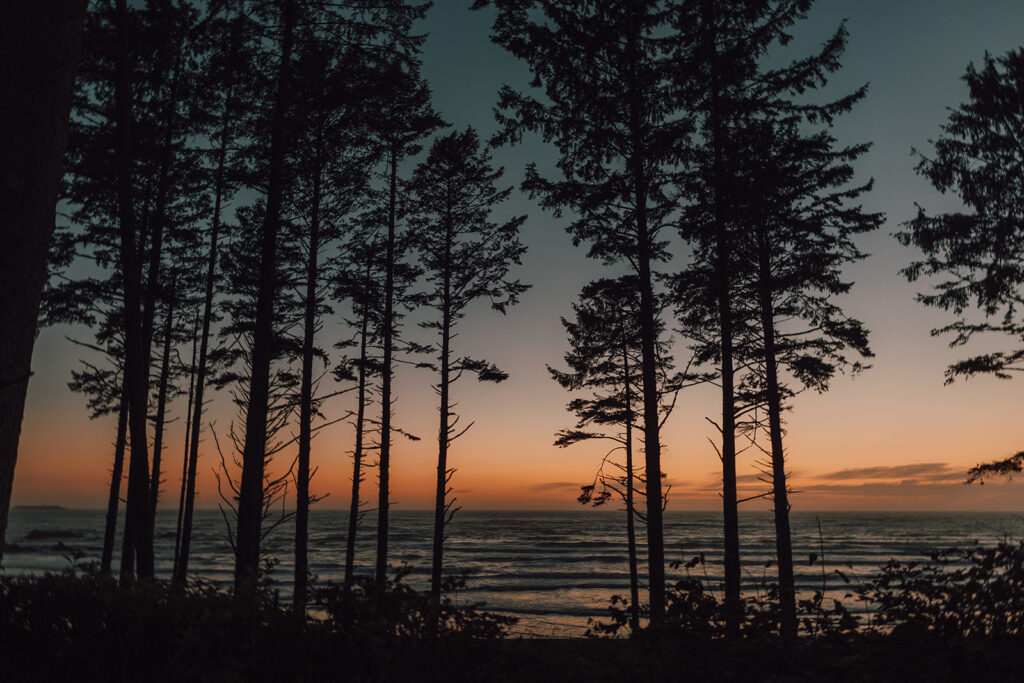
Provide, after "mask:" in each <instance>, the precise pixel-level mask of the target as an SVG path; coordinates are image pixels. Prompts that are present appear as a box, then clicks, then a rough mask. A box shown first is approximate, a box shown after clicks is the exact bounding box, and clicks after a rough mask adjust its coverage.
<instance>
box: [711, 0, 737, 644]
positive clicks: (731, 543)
mask: <svg viewBox="0 0 1024 683" xmlns="http://www.w3.org/2000/svg"><path fill="white" fill-rule="evenodd" d="M704 11H705V22H706V26H705V31H706V39H707V51H708V60H709V71H710V92H709V97H708V103H709V111H708V116H709V124H710V127H711V146H712V152H713V156H714V160H713V164H714V166H713V168H712V192H713V193H714V199H713V202H714V210H713V219H712V220H713V221H714V226H713V229H714V232H715V259H716V264H715V289H716V297H717V300H718V321H719V332H720V334H721V346H720V353H721V362H722V369H721V374H722V377H721V380H722V452H721V457H722V513H723V519H724V526H725V529H724V535H725V558H724V563H725V625H726V632H727V633H728V635H730V636H736V635H737V634H738V633H739V625H740V620H741V619H742V608H741V607H740V533H739V505H738V503H737V494H736V408H735V402H736V399H735V388H734V385H735V378H734V374H735V371H734V368H733V339H732V336H733V331H732V301H731V299H730V291H729V283H730V277H729V250H730V246H731V245H730V244H729V235H728V226H727V224H726V221H724V220H723V212H724V209H723V204H722V180H723V171H722V145H723V144H724V141H723V139H722V129H721V118H720V112H719V92H718V47H717V30H716V25H715V9H714V0H705V4H704Z"/></svg>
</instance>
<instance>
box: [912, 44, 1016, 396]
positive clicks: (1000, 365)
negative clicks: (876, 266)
mask: <svg viewBox="0 0 1024 683" xmlns="http://www.w3.org/2000/svg"><path fill="white" fill-rule="evenodd" d="M963 80H964V81H965V82H966V83H967V87H968V91H969V98H970V100H969V101H968V102H967V103H965V104H962V105H960V107H958V108H957V109H954V110H952V111H951V112H950V115H949V121H948V122H947V123H946V124H944V125H943V126H942V133H943V135H942V137H940V138H939V139H938V140H935V141H933V142H932V144H933V145H934V147H935V156H934V157H928V156H925V155H923V154H921V153H919V152H916V151H915V154H917V155H918V156H919V158H920V161H919V163H918V165H917V172H918V173H919V174H921V175H923V176H924V177H925V178H927V179H928V180H929V181H930V182H931V183H932V185H934V186H935V188H936V189H937V190H939V191H940V192H943V193H945V192H955V193H956V194H957V195H958V196H959V197H960V199H961V200H962V201H963V203H964V205H965V208H966V209H967V212H951V213H943V214H937V215H929V214H928V213H927V212H926V211H925V209H924V208H923V207H918V214H917V217H916V218H914V219H913V220H911V221H909V222H908V223H907V224H906V228H907V229H906V230H904V231H902V232H899V233H897V234H896V237H897V238H898V239H899V240H900V242H902V243H903V244H905V245H913V246H915V247H917V248H918V249H920V250H921V251H923V252H924V254H925V258H924V260H921V261H915V262H913V263H911V264H910V265H909V266H907V267H906V268H904V269H903V271H902V273H903V275H904V276H905V277H906V278H907V279H908V280H910V281H911V282H914V281H916V280H918V279H919V278H920V277H922V276H925V277H941V276H945V277H946V278H947V279H944V280H942V281H939V282H938V283H937V284H936V285H935V288H934V290H933V291H932V292H931V293H928V294H919V295H918V297H917V299H918V301H920V302H921V303H923V304H924V305H926V306H934V307H936V308H940V309H942V310H944V311H951V312H952V313H953V314H954V315H955V316H957V317H958V318H959V319H958V320H957V321H955V322H953V323H952V324H950V325H947V326H945V327H941V328H939V329H936V330H932V334H933V335H945V334H951V335H953V339H952V341H951V342H950V346H954V347H955V346H962V345H964V344H966V343H967V342H968V341H969V340H970V339H971V338H972V337H973V336H974V335H976V334H980V333H987V332H995V333H1000V334H1005V335H1008V336H1010V337H1011V338H1020V337H1022V336H1024V322H1021V321H1020V320H1019V318H1018V314H1017V307H1018V306H1019V305H1020V297H1021V286H1022V285H1024V248H1022V247H1021V240H1022V239H1024V208H1022V207H1024V48H1018V49H1016V50H1012V51H1010V52H1009V53H1008V54H1006V55H1005V56H1003V57H1000V58H998V59H997V58H993V57H992V56H990V55H988V54H986V55H985V58H984V63H983V65H982V68H981V70H980V71H979V70H977V69H976V68H975V67H974V65H973V64H971V65H969V66H968V67H967V73H966V74H965V75H964V77H963ZM970 309H977V310H978V311H979V312H980V313H981V314H982V315H983V316H984V320H982V321H972V320H970V319H968V317H967V315H966V314H967V312H968V311H969V310H970ZM1022 360H1024V348H1022V349H1016V350H1012V351H1009V352H1006V351H995V352H992V353H988V354H984V355H980V356H975V357H972V358H968V359H966V360H962V361H959V362H957V363H954V364H953V365H951V366H949V368H948V369H947V370H946V380H947V382H952V381H953V380H954V379H956V378H957V377H960V376H963V377H971V376H973V375H976V374H983V373H991V374H994V375H995V376H996V377H999V378H1000V379H1008V378H1009V377H1010V376H1011V373H1015V372H1019V371H1020V370H1021V369H1022Z"/></svg>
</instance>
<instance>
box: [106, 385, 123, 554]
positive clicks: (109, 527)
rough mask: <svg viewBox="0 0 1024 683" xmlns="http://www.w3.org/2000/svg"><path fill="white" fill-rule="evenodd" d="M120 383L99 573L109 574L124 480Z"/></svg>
mask: <svg viewBox="0 0 1024 683" xmlns="http://www.w3.org/2000/svg"><path fill="white" fill-rule="evenodd" d="M123 385H124V382H123V381H122V388H121V404H120V406H119V407H118V410H117V436H115V437H114V465H113V466H112V467H111V468H110V495H109V496H108V497H107V518H106V525H105V527H104V529H103V551H102V555H100V571H102V572H109V571H110V567H111V564H112V563H113V560H114V543H116V542H117V510H118V508H119V507H120V506H121V480H122V479H123V478H124V450H125V445H126V442H127V441H128V397H127V393H126V392H125V389H124V386H123Z"/></svg>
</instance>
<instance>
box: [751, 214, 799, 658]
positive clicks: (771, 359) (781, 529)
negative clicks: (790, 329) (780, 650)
mask: <svg viewBox="0 0 1024 683" xmlns="http://www.w3.org/2000/svg"><path fill="white" fill-rule="evenodd" d="M759 232H760V234H759V235H758V242H759V244H758V251H759V255H758V289H759V292H758V299H759V304H760V312H761V328H762V334H763V337H764V368H765V391H766V394H767V396H766V398H767V400H768V433H769V436H770V439H771V463H772V503H773V508H774V512H775V555H776V560H777V562H778V565H779V607H780V609H781V612H782V635H783V636H785V637H786V638H791V639H792V638H796V633H797V617H796V585H795V580H794V577H793V539H792V535H791V532H790V528H789V493H788V491H787V489H786V454H785V451H784V450H783V448H782V394H781V391H780V388H779V374H778V363H777V360H776V348H775V311H774V307H773V305H772V273H771V261H770V254H769V247H768V238H767V235H765V231H764V228H763V226H762V227H760V229H759Z"/></svg>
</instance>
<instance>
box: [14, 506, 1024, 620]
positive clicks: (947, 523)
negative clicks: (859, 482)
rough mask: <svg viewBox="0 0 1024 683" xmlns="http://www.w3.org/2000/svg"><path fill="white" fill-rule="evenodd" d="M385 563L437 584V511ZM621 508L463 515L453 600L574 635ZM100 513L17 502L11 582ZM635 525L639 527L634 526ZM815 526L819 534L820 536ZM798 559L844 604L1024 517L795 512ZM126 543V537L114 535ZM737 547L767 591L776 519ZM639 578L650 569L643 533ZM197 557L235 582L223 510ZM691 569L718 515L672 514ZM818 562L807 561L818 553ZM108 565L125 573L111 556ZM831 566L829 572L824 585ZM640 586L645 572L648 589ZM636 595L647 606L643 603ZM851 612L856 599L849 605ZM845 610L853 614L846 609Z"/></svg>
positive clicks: (79, 546)
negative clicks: (866, 583) (860, 590)
mask: <svg viewBox="0 0 1024 683" xmlns="http://www.w3.org/2000/svg"><path fill="white" fill-rule="evenodd" d="M391 517H392V525H391V533H390V538H391V550H390V559H391V561H392V562H393V563H394V564H395V565H400V564H402V563H406V564H408V566H409V568H410V569H411V573H410V574H409V576H408V578H407V579H406V581H407V583H409V584H410V585H412V586H413V587H419V588H422V587H425V585H426V583H427V581H428V580H429V571H430V543H431V534H432V520H433V513H432V512H428V511H412V510H392V516H391ZM347 519H348V515H347V513H346V512H345V511H338V510H315V509H314V510H313V512H312V513H311V516H310V535H309V547H310V569H311V571H312V573H313V574H314V575H315V576H316V577H317V579H318V580H320V581H327V580H340V578H341V575H342V572H343V570H344V549H345V537H346V529H347ZM375 519H376V517H375V515H374V514H373V513H371V514H367V515H366V516H365V519H364V521H363V523H362V525H361V527H360V535H359V537H358V542H357V545H356V568H357V572H359V573H367V574H369V573H372V570H373V567H372V563H373V561H374V552H375V542H376V541H375V536H374V523H375ZM625 520H626V517H625V513H622V512H615V511H612V510H606V511H600V510H574V511H552V512H537V511H465V510H463V511H460V512H459V513H458V514H457V515H456V516H455V518H454V520H453V522H452V523H451V525H450V527H449V529H448V540H447V542H446V545H445V548H446V554H445V566H446V568H447V569H448V570H450V572H451V573H464V574H465V575H466V583H467V585H466V589H465V590H462V591H459V593H458V594H457V596H456V601H457V602H477V601H483V602H485V603H486V604H487V608H486V609H488V610H491V611H496V612H502V613H507V614H512V615H514V616H517V617H519V619H520V622H519V623H518V624H516V625H515V626H514V627H513V628H512V632H513V634H516V635H531V636H562V637H564V636H579V635H582V634H583V632H584V631H585V630H586V628H587V621H588V619H601V618H603V617H606V616H607V605H608V602H609V598H610V597H611V596H612V595H613V594H618V595H621V596H624V597H628V595H629V569H628V565H627V555H626V530H625V527H626V524H625ZM175 523H176V514H175V513H174V512H173V511H164V510H161V511H160V512H158V514H157V521H156V572H157V575H158V576H159V577H164V578H167V577H169V575H170V572H171V561H172V560H171V558H172V555H173V551H174V528H175ZM103 526H104V512H103V511H101V510H69V509H52V508H17V507H16V508H14V509H12V511H11V517H10V524H9V527H8V530H7V543H8V549H7V551H6V552H5V555H4V569H5V571H7V572H9V573H12V574H23V573H30V572H34V573H39V572H44V571H59V570H61V569H64V568H66V567H68V566H69V563H70V562H71V559H70V558H71V555H72V553H73V551H76V552H78V553H81V554H82V555H83V557H82V560H83V561H89V560H96V561H98V560H99V556H100V551H101V547H102V543H103ZM638 528H639V526H638ZM819 528H820V533H819ZM792 529H793V553H794V558H795V561H796V580H797V590H798V592H800V593H802V594H810V593H813V592H814V591H815V590H820V589H821V587H822V585H823V582H824V586H825V589H826V595H827V596H830V597H837V598H842V596H843V595H844V594H845V593H846V592H847V590H848V589H849V586H847V585H846V584H844V583H843V582H842V581H841V580H840V579H839V577H838V576H837V575H835V574H834V573H833V570H835V569H839V570H841V571H842V572H844V573H845V574H846V575H847V576H848V577H849V578H850V580H851V582H852V584H856V583H857V582H858V581H862V580H864V579H866V578H868V577H871V576H873V575H874V574H875V573H877V571H878V569H879V567H880V566H881V565H883V564H884V563H885V562H886V561H888V560H889V559H890V558H895V559H899V560H921V559H924V558H925V557H926V555H927V553H928V551H929V550H932V549H936V548H945V547H949V546H954V545H959V546H965V545H968V544H972V543H980V544H982V545H986V546H987V545H993V544H995V543H997V542H998V541H1000V540H1003V539H1009V540H1011V541H1016V540H1020V539H1022V538H1024V514H1012V513H959V512H958V513H938V512H906V513H895V512H822V513H808V512H794V513H793V514H792ZM119 538H120V536H119ZM291 544H292V540H291V528H290V526H289V525H288V524H282V525H281V526H280V527H278V529H277V530H276V531H275V532H274V533H273V535H272V536H271V537H270V538H269V539H268V540H267V541H266V543H265V545H264V549H265V553H266V554H267V555H269V556H271V557H273V558H275V559H276V565H275V568H274V572H273V574H272V578H274V579H276V580H277V581H278V582H279V584H280V592H281V597H282V599H285V600H287V599H288V596H289V593H290V582H291V575H292V557H291V555H292V550H291ZM740 544H741V545H740V550H741V554H742V560H743V577H744V591H750V592H756V591H759V590H763V588H764V586H765V585H766V584H770V583H772V582H773V581H774V580H775V572H776V569H775V567H774V565H771V566H768V563H769V562H770V561H771V560H772V559H773V558H774V552H775V541H774V525H773V521H772V516H771V514H770V513H769V512H746V513H741V515H740ZM639 545H640V548H639V550H640V558H641V559H640V569H641V574H643V570H644V567H645V563H646V559H645V552H644V550H645V548H644V539H643V536H642V535H641V536H640V539H639ZM192 548H193V552H192V557H191V560H190V569H191V572H192V574H194V575H197V576H202V577H204V578H207V579H212V580H219V581H225V582H227V581H229V580H230V578H231V571H232V568H233V559H232V557H231V548H230V546H229V544H228V541H227V534H226V527H225V523H224V519H223V517H222V516H221V513H220V512H219V511H217V510H201V511H197V515H196V523H195V531H194V534H193V545H192ZM702 553H703V554H704V556H705V562H704V563H703V564H702V565H697V566H696V567H694V568H693V569H690V570H686V569H685V568H683V567H680V568H678V569H668V570H667V574H668V579H669V580H672V579H675V578H681V577H683V576H685V575H686V572H687V571H689V572H690V575H691V576H694V575H695V576H697V577H699V578H701V579H703V580H704V581H705V585H707V586H710V587H712V588H714V589H717V587H718V586H719V584H720V582H721V580H722V531H721V515H720V514H719V513H714V512H672V511H669V512H666V513H665V556H666V561H667V562H673V561H676V560H678V561H682V562H684V563H685V562H686V561H687V560H690V559H691V558H693V557H695V556H699V555H701V554H702ZM812 553H813V554H815V555H816V558H815V561H814V562H813V564H812V563H811V561H810V556H811V554H812ZM114 566H115V567H116V566H117V555H116V553H115V559H114ZM823 568H824V570H825V571H824V577H823V571H822V570H823ZM644 581H645V579H644V577H643V576H642V575H641V582H642V583H643V582H644ZM644 597H645V596H644V594H643V593H641V599H644ZM847 602H848V604H849V603H850V602H852V601H847ZM849 606H851V607H852V606H853V605H852V604H850V605H849Z"/></svg>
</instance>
